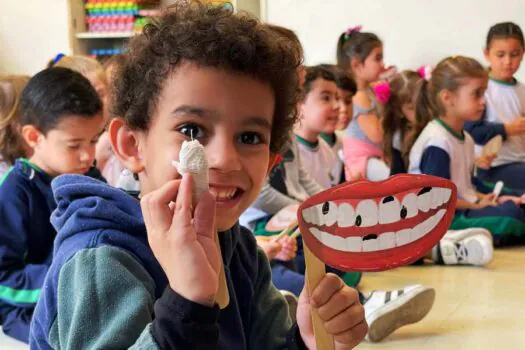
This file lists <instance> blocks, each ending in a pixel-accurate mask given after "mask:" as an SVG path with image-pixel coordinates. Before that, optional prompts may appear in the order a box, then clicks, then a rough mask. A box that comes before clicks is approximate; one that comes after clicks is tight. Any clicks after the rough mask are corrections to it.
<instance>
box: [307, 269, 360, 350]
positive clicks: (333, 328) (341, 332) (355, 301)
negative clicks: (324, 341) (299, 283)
mask: <svg viewBox="0 0 525 350" xmlns="http://www.w3.org/2000/svg"><path fill="white" fill-rule="evenodd" d="M311 307H313V308H315V309H317V310H318V312H319V316H320V317H321V319H322V320H323V321H324V326H325V329H326V330H327V332H328V333H330V334H332V335H333V336H334V341H335V349H336V350H342V349H345V350H347V349H352V348H353V347H355V346H356V345H357V344H359V343H360V342H361V341H362V340H363V339H364V337H365V335H366V333H367V332H368V325H367V323H366V320H365V310H364V308H363V306H362V305H361V302H360V301H359V294H358V293H357V291H356V290H355V289H353V288H350V287H348V286H347V285H345V283H344V282H343V280H341V278H339V277H338V276H336V275H334V274H332V273H328V274H326V276H325V277H324V278H323V279H322V280H321V282H319V285H317V287H316V288H315V290H314V292H313V293H312V295H311V296H309V295H308V290H307V288H306V286H305V288H304V289H303V291H302V293H301V295H300V296H299V304H298V306H297V325H298V326H299V330H300V332H301V337H302V338H303V341H304V343H305V345H306V346H307V347H308V349H315V346H316V345H315V338H314V332H313V326H312V316H311V313H310V308H311ZM319 350H320V349H319Z"/></svg>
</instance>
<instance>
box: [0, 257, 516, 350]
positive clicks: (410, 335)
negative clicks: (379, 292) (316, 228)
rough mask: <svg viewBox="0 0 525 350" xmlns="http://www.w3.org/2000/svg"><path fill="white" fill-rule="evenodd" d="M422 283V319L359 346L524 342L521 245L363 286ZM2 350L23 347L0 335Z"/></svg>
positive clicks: (374, 278) (371, 279)
mask: <svg viewBox="0 0 525 350" xmlns="http://www.w3.org/2000/svg"><path fill="white" fill-rule="evenodd" d="M413 283H423V284H426V285H429V286H433V287H434V288H435V289H436V302H435V304H434V308H433V309H432V311H431V312H430V314H429V315H428V316H427V317H426V318H425V319H424V320H423V321H421V322H420V323H418V324H416V325H412V326H407V327H405V328H402V329H400V330H398V331H397V332H395V333H394V334H392V335H391V336H390V337H388V338H387V339H385V340H384V341H383V342H381V343H379V344H368V343H362V344H361V345H360V346H359V347H358V349H359V350H376V349H403V350H411V349H414V350H415V349H417V350H427V349H428V350H430V349H436V350H438V349H439V350H442V349H454V350H455V349H461V350H463V349H473V350H484V349H487V350H489V349H497V350H511V349H523V348H524V347H525V345H524V344H525V332H524V331H523V329H524V328H525V248H512V249H504V250H497V251H496V253H495V258H494V261H493V262H492V263H491V264H490V265H489V266H488V267H486V268H472V267H441V266H432V265H427V266H423V267H405V268H401V269H397V270H394V271H388V272H382V273H376V274H373V273H369V274H366V275H365V276H364V278H363V280H362V282H361V287H362V289H363V290H364V291H365V292H366V291H370V290H372V289H394V288H399V287H402V286H404V285H407V284H413ZM0 349H1V350H21V349H27V346H25V345H24V344H22V343H19V342H16V341H14V340H11V339H8V338H6V337H5V336H3V335H0Z"/></svg>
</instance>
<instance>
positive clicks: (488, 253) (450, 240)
mask: <svg viewBox="0 0 525 350" xmlns="http://www.w3.org/2000/svg"><path fill="white" fill-rule="evenodd" d="M388 86H389V91H390V97H389V99H388V101H387V102H386V103H384V104H382V105H381V108H380V110H381V121H382V125H383V130H384V132H385V138H384V144H383V151H384V154H385V159H386V161H387V163H388V164H390V166H391V169H392V174H397V173H406V172H407V168H408V155H409V152H410V149H411V148H412V146H413V145H414V142H415V141H416V139H417V137H418V136H419V135H420V134H421V132H422V131H423V129H424V128H425V127H426V125H427V124H428V123H429V122H430V121H431V119H430V118H431V117H430V115H431V114H430V113H428V112H426V111H425V110H421V108H427V106H426V105H425V104H420V105H419V109H416V100H417V98H418V96H421V90H422V88H423V87H424V86H426V81H425V77H422V76H421V74H420V73H419V72H415V71H409V70H406V71H402V72H400V73H396V74H395V75H394V76H392V77H391V78H390V79H389V80H388ZM475 247H482V248H483V249H475ZM492 253H493V251H492V241H491V236H490V233H489V232H488V231H486V230H484V229H477V228H472V229H466V230H460V231H449V232H447V233H446V234H445V236H444V237H443V239H441V241H440V242H439V243H438V244H437V245H436V246H435V247H434V248H433V249H432V250H431V252H430V253H429V256H428V258H430V259H431V260H432V261H433V262H435V263H438V264H445V265H458V264H461V265H476V266H483V265H486V264H488V263H489V262H490V261H491V260H492V256H493V254H492ZM422 261H424V259H422V260H421V262H422Z"/></svg>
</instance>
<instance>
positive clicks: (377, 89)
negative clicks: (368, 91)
mask: <svg viewBox="0 0 525 350" xmlns="http://www.w3.org/2000/svg"><path fill="white" fill-rule="evenodd" d="M391 94H392V93H391V91H390V84H388V81H383V82H380V83H377V84H376V85H375V86H374V95H375V96H376V99H377V101H378V102H379V103H381V104H386V103H388V101H389V100H390V95H391Z"/></svg>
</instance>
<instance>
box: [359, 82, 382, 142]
mask: <svg viewBox="0 0 525 350" xmlns="http://www.w3.org/2000/svg"><path fill="white" fill-rule="evenodd" d="M353 102H354V104H357V105H359V106H362V107H363V108H369V107H371V106H372V103H371V102H370V98H369V97H368V95H367V93H366V92H364V91H359V92H358V93H357V94H356V95H355V96H354V98H353ZM357 123H358V124H359V127H360V128H361V130H363V132H364V133H365V135H366V136H367V137H368V138H369V139H370V141H372V142H374V143H381V142H383V126H382V125H381V120H380V119H379V116H378V115H376V114H374V113H368V114H361V115H359V117H358V118H357Z"/></svg>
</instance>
